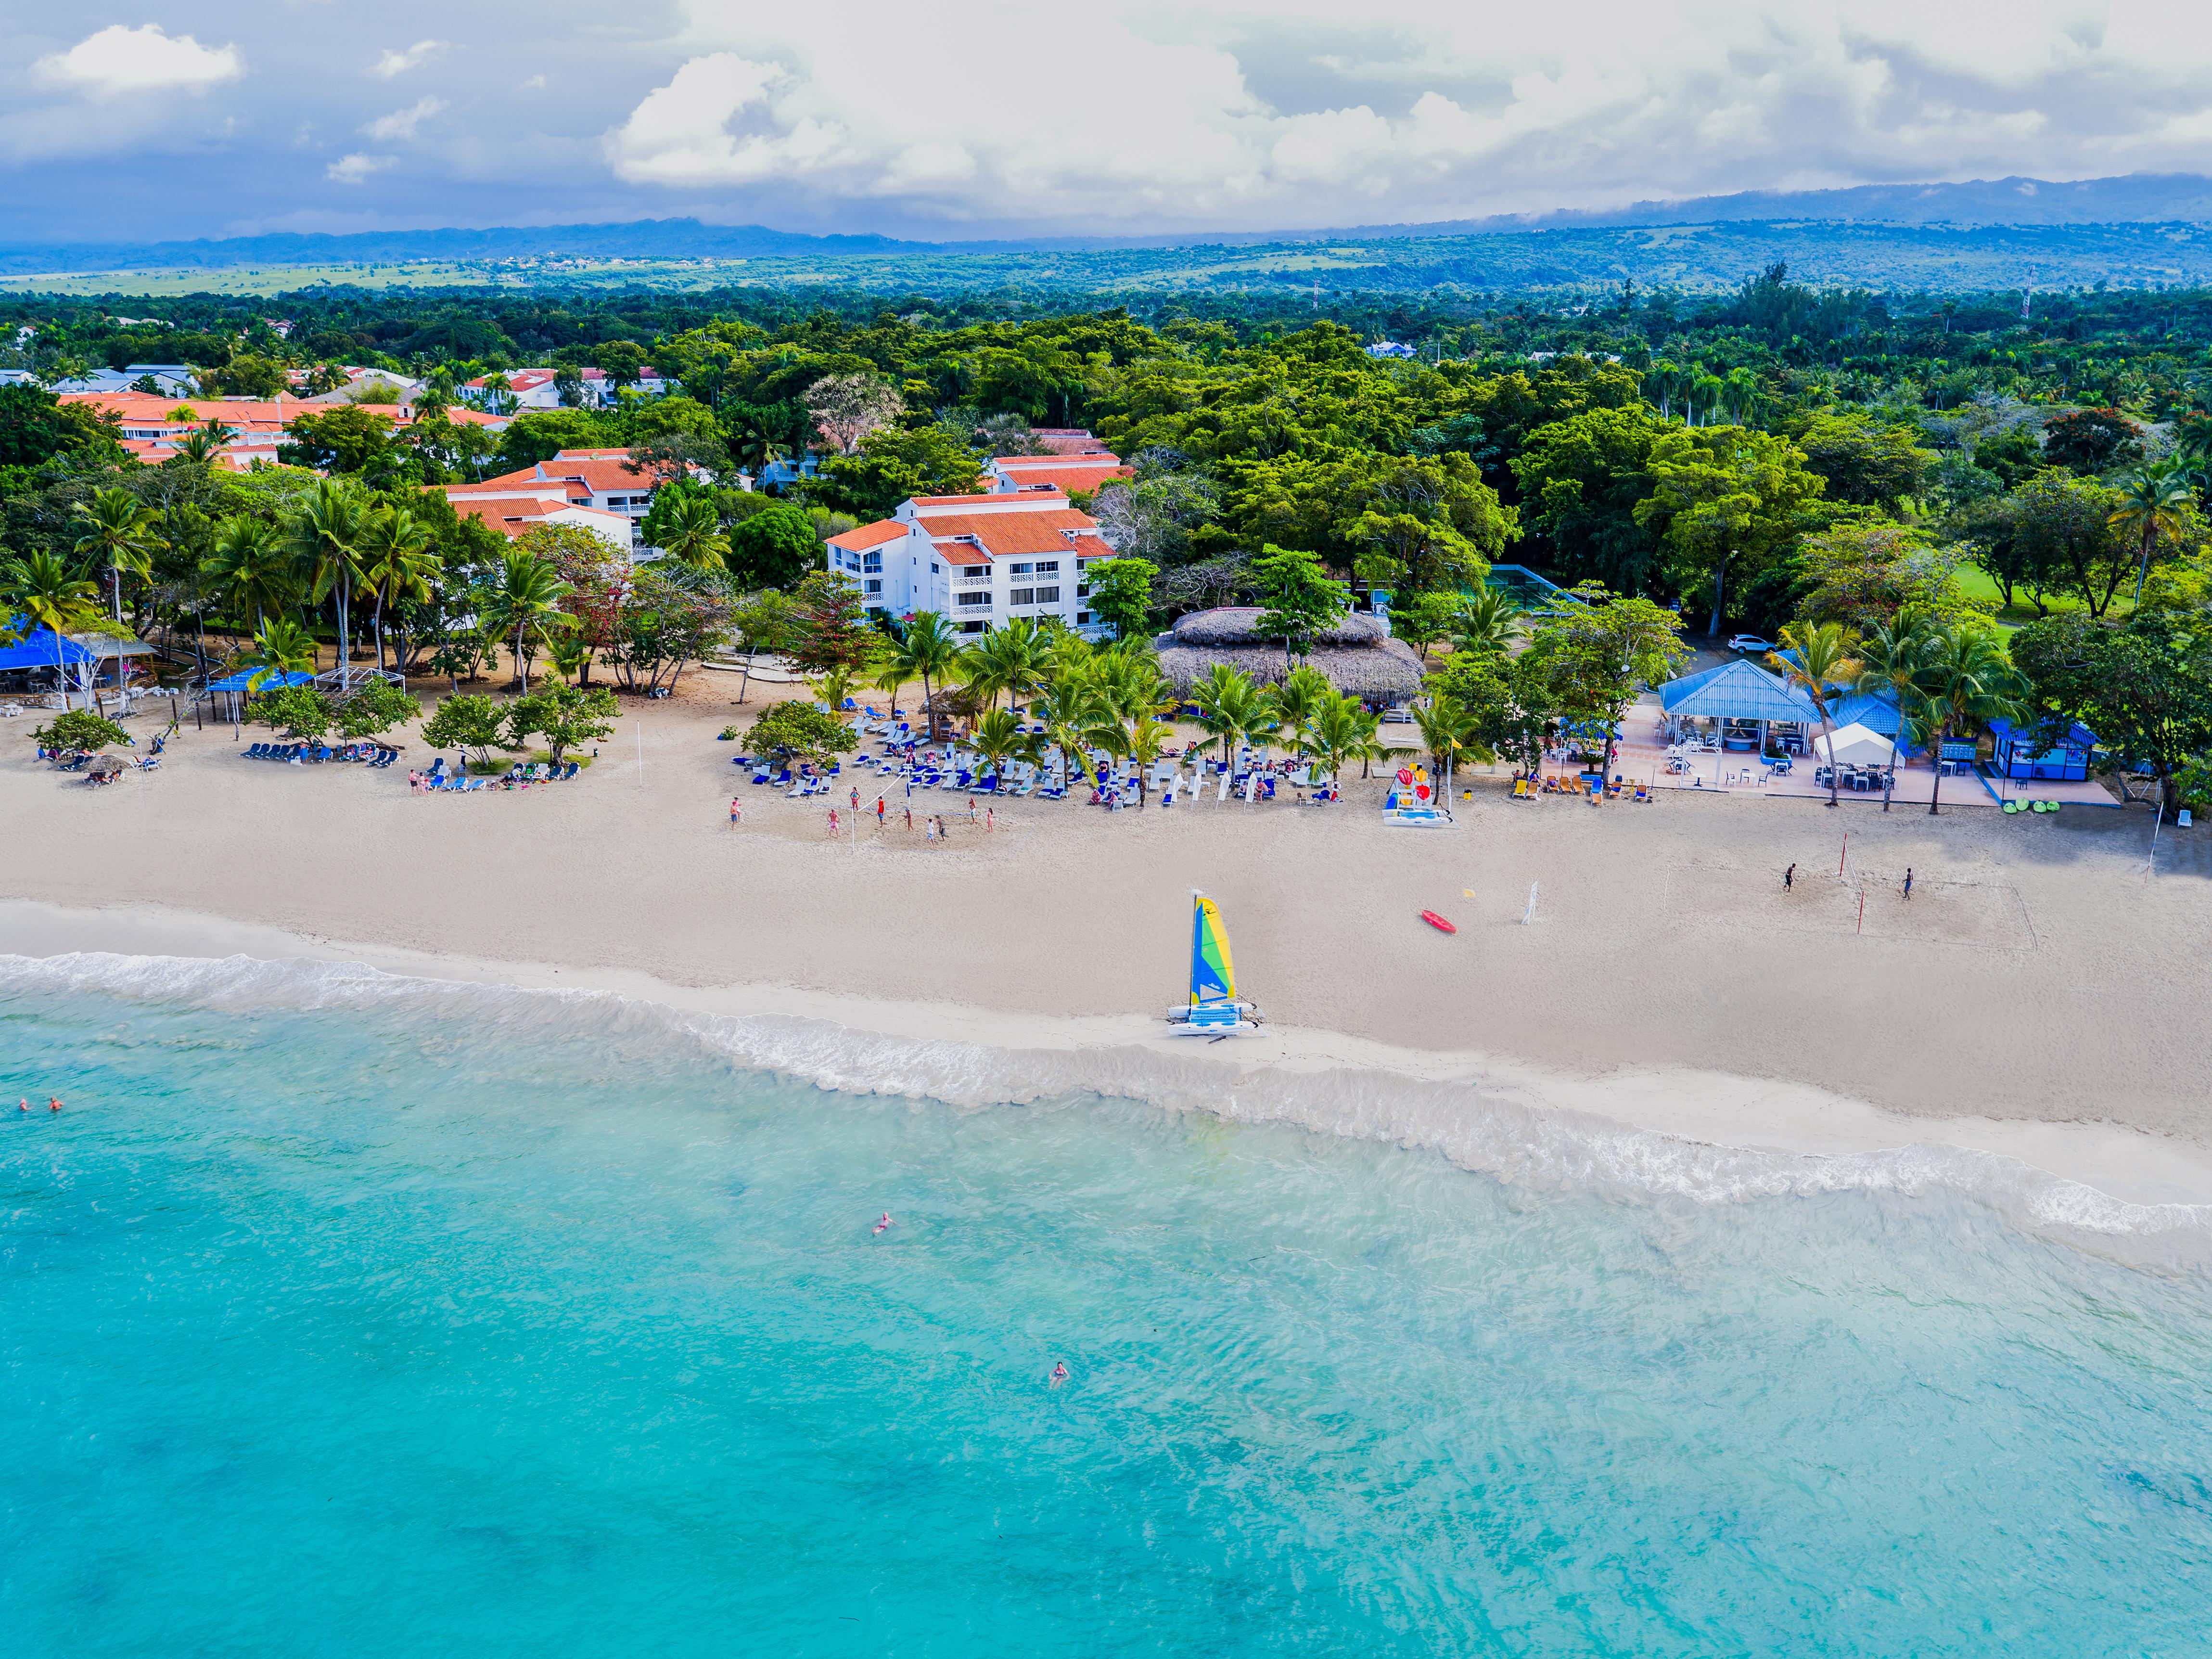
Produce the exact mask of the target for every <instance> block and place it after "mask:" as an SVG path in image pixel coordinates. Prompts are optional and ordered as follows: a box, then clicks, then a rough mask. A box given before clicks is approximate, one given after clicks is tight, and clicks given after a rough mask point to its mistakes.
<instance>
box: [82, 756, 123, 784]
mask: <svg viewBox="0 0 2212 1659" xmlns="http://www.w3.org/2000/svg"><path fill="white" fill-rule="evenodd" d="M129 770H130V768H129V767H128V766H126V765H125V764H124V763H123V762H121V761H119V760H118V759H116V758H115V757H114V756H112V755H102V756H101V757H100V758H99V759H98V760H96V761H94V762H93V763H92V766H91V768H90V769H89V770H88V772H87V773H86V776H88V777H94V778H112V777H113V776H114V775H116V774H117V773H118V772H127V771H129Z"/></svg>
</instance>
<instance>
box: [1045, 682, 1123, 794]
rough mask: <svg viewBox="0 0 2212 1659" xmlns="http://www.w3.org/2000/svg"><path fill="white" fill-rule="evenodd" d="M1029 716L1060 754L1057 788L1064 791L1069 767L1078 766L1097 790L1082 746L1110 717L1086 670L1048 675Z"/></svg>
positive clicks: (1096, 775) (1094, 772)
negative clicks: (1058, 785)
mask: <svg viewBox="0 0 2212 1659" xmlns="http://www.w3.org/2000/svg"><path fill="white" fill-rule="evenodd" d="M1030 714H1033V715H1035V716H1036V719H1037V720H1040V721H1042V723H1043V726H1044V736H1045V741H1047V742H1048V743H1049V744H1052V745H1053V747H1054V748H1055V749H1057V750H1060V788H1061V789H1062V790H1063V791H1065V790H1066V787H1067V784H1068V769H1069V767H1070V765H1071V764H1079V765H1080V766H1081V767H1082V768H1083V775H1084V776H1085V778H1087V779H1089V780H1090V781H1091V785H1092V787H1097V782H1098V774H1097V770H1096V769H1094V768H1093V767H1092V766H1091V754H1090V750H1088V749H1087V748H1086V747H1085V744H1086V742H1087V740H1088V739H1089V738H1090V736H1091V733H1092V732H1095V731H1097V729H1098V728H1099V726H1101V725H1102V724H1103V723H1104V721H1105V720H1107V719H1108V718H1109V715H1108V712H1107V710H1106V708H1105V704H1104V702H1103V700H1102V699H1101V698H1100V696H1099V695H1098V690H1097V687H1096V686H1094V685H1093V684H1091V674H1090V671H1089V669H1088V667H1087V666H1084V665H1068V666H1066V667H1063V668H1061V669H1060V670H1059V671H1057V672H1054V673H1052V674H1049V675H1048V677H1047V678H1046V680H1045V683H1044V686H1043V689H1042V691H1041V692H1040V693H1039V695H1038V696H1037V698H1036V701H1035V702H1032V703H1030ZM1116 729H1117V730H1118V729H1119V728H1118V727H1117V728H1116Z"/></svg>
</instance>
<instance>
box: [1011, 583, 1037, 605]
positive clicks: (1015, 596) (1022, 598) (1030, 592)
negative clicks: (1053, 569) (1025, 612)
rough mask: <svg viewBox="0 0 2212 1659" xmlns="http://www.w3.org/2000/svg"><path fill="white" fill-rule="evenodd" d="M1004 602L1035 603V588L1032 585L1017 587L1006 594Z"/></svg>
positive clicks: (1012, 603) (1013, 603)
mask: <svg viewBox="0 0 2212 1659" xmlns="http://www.w3.org/2000/svg"><path fill="white" fill-rule="evenodd" d="M1006 603H1007V604H1008V605H1035V604H1036V589H1035V588H1034V587H1018V588H1016V589H1015V590H1014V591H1013V592H1011V593H1009V594H1007V595H1006Z"/></svg>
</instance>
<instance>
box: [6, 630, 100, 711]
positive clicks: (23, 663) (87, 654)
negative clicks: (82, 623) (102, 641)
mask: <svg viewBox="0 0 2212 1659" xmlns="http://www.w3.org/2000/svg"><path fill="white" fill-rule="evenodd" d="M0 634H20V635H21V637H20V638H18V639H17V640H16V641H15V644H13V645H0V674H5V673H24V672H36V671H39V670H40V669H44V670H46V671H47V672H49V673H51V674H52V675H53V677H54V689H55V690H57V691H64V692H65V691H67V690H68V689H69V686H68V682H69V679H70V670H71V669H75V670H77V671H78V672H77V673H76V677H75V678H76V679H77V680H78V681H79V682H80V683H88V680H89V678H90V677H91V675H92V673H93V671H94V666H95V665H97V664H98V662H99V660H100V657H99V654H98V653H96V652H94V651H91V650H88V648H86V647H84V646H82V645H80V644H79V643H77V641H75V640H73V639H70V638H69V637H68V636H67V635H57V634H56V633H55V632H54V630H53V629H51V628H31V627H28V626H27V618H25V617H15V619H14V620H13V622H12V623H9V626H8V627H7V628H6V629H0Z"/></svg>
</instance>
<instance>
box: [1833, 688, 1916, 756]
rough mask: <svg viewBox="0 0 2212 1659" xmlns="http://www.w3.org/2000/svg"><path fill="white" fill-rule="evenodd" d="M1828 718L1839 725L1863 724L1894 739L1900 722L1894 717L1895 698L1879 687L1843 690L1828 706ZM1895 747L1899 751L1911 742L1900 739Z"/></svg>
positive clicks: (1908, 746) (1902, 750)
mask: <svg viewBox="0 0 2212 1659" xmlns="http://www.w3.org/2000/svg"><path fill="white" fill-rule="evenodd" d="M1828 718H1829V720H1832V722H1834V723H1835V724H1836V725H1838V726H1864V727H1866V729H1867V730H1868V731H1869V732H1880V733H1881V735H1882V736H1883V737H1885V738H1890V739H1891V740H1893V741H1896V740H1897V736H1898V732H1899V727H1900V726H1902V724H1903V722H1902V721H1900V720H1899V719H1898V717H1897V702H1896V700H1895V699H1894V698H1893V697H1890V696H1885V695H1884V694H1883V693H1881V692H1880V691H1848V692H1845V693H1844V695H1843V696H1840V697H1838V698H1837V699H1836V701H1835V703H1834V705H1833V706H1832V708H1829V710H1828ZM1898 747H1899V752H1901V753H1902V752H1905V751H1909V750H1911V744H1910V743H1909V742H1899V744H1898Z"/></svg>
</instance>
